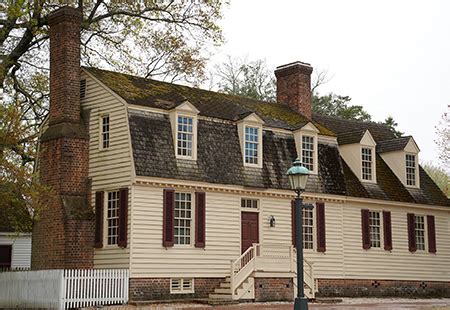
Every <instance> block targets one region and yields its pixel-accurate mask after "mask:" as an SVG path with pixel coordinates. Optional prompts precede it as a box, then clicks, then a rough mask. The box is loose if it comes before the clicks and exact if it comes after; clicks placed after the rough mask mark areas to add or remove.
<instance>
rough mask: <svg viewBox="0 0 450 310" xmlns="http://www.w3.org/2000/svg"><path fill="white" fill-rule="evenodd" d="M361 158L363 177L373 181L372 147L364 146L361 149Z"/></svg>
mask: <svg viewBox="0 0 450 310" xmlns="http://www.w3.org/2000/svg"><path fill="white" fill-rule="evenodd" d="M361 160H362V179H363V180H367V181H371V180H372V163H373V156H372V149H371V148H366V147H363V148H362V149H361Z"/></svg>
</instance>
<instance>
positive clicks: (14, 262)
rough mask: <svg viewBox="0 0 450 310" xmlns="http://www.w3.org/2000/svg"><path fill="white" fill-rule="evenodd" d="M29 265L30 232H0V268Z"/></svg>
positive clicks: (24, 267)
mask: <svg viewBox="0 0 450 310" xmlns="http://www.w3.org/2000/svg"><path fill="white" fill-rule="evenodd" d="M30 267H31V234H30V233H28V234H25V233H21V234H17V233H13V232H0V269H12V270H14V269H28V268H30Z"/></svg>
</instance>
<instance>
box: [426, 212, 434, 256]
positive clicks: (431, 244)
mask: <svg viewBox="0 0 450 310" xmlns="http://www.w3.org/2000/svg"><path fill="white" fill-rule="evenodd" d="M427 227H428V252H430V253H436V226H435V223H434V216H433V215H428V216H427Z"/></svg>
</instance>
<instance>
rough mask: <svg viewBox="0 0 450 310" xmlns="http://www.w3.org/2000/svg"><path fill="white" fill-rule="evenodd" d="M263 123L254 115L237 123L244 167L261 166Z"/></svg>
mask: <svg viewBox="0 0 450 310" xmlns="http://www.w3.org/2000/svg"><path fill="white" fill-rule="evenodd" d="M263 123H264V121H263V120H262V119H261V118H260V117H259V116H258V115H256V114H255V113H252V114H250V115H248V116H246V117H245V118H243V119H241V120H240V121H238V122H237V129H238V135H239V141H240V145H241V151H242V161H243V163H244V166H247V167H255V168H262V166H263V156H262V155H263V154H262V151H263V145H262V144H263V140H262V136H263V127H262V125H263Z"/></svg>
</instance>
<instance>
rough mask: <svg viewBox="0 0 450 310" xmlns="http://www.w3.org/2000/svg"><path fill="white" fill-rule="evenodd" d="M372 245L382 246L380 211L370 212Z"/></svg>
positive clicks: (375, 246)
mask: <svg viewBox="0 0 450 310" xmlns="http://www.w3.org/2000/svg"><path fill="white" fill-rule="evenodd" d="M369 228H370V246H371V247H372V248H380V247H381V216H380V212H378V211H370V212H369Z"/></svg>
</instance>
